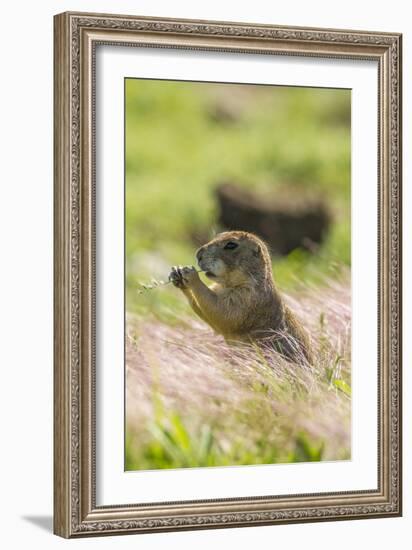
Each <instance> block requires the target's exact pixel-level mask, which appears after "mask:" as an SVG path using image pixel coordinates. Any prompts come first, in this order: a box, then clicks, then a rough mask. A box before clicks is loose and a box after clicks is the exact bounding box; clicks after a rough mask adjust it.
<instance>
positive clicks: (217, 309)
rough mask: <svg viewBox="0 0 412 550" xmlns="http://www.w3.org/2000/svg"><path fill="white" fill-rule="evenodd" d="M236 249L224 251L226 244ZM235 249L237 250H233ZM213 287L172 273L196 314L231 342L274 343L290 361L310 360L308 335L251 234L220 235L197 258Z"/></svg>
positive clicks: (191, 271) (188, 272)
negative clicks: (275, 281) (281, 291)
mask: <svg viewBox="0 0 412 550" xmlns="http://www.w3.org/2000/svg"><path fill="white" fill-rule="evenodd" d="M229 242H230V243H235V245H237V246H236V248H233V249H225V248H224V247H225V245H227V243H229ZM230 246H233V245H230ZM196 256H197V259H198V263H199V266H200V268H201V270H202V271H204V272H205V273H206V276H207V277H209V278H210V279H211V280H212V281H213V284H212V285H211V286H210V287H208V286H207V285H205V284H204V283H203V282H202V280H201V279H200V277H199V275H198V272H197V271H196V269H195V268H194V267H193V266H192V267H179V268H173V270H172V273H171V274H170V280H171V281H172V282H173V284H174V285H175V286H177V287H178V288H180V289H181V290H182V291H183V293H184V294H185V296H186V297H187V299H188V301H189V303H190V305H191V306H192V308H193V310H194V311H195V312H196V313H197V314H198V315H199V317H201V318H202V319H203V320H204V321H205V322H206V323H208V324H209V325H210V326H211V327H212V328H213V329H214V330H215V331H216V332H217V333H219V334H222V335H223V336H224V338H225V339H226V340H229V341H233V340H235V341H246V342H250V341H255V342H259V343H262V342H265V343H267V342H271V343H273V344H274V345H275V347H276V348H277V349H278V350H279V351H280V352H281V353H282V354H283V355H284V356H286V357H287V358H288V359H292V360H294V361H296V362H302V361H305V360H306V361H309V362H310V361H311V360H312V351H311V346H310V341H309V337H308V334H307V333H306V331H305V329H304V328H303V326H302V325H301V323H300V322H299V321H298V320H297V319H296V318H295V316H294V315H293V313H292V311H291V310H290V309H289V308H288V307H287V306H286V305H285V303H284V301H283V299H282V297H281V295H280V294H279V292H278V290H277V289H276V287H275V283H274V281H273V275H272V262H271V259H270V255H269V251H268V249H267V247H266V245H265V244H264V243H263V241H261V240H260V239H259V238H258V237H256V236H255V235H253V234H252V233H247V232H244V231H228V232H225V233H220V234H219V235H217V236H216V237H215V238H214V239H212V240H211V241H210V242H208V243H207V244H205V245H204V246H202V247H201V248H199V250H198V251H197V253H196Z"/></svg>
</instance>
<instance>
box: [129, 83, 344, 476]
mask: <svg viewBox="0 0 412 550" xmlns="http://www.w3.org/2000/svg"><path fill="white" fill-rule="evenodd" d="M125 90H126V97H125V99H126V310H127V311H126V332H127V334H126V449H125V467H126V469H128V470H138V469H157V468H181V467H199V466H224V465H228V466H229V465H240V464H242V465H247V464H263V463H277V462H299V461H319V460H340V459H348V458H350V452H351V451H350V412H351V358H350V349H351V340H350V336H351V309H350V298H351V296H350V92H349V91H347V90H326V89H325V90H321V89H302V88H284V87H271V86H241V85H216V84H199V83H188V82H159V81H150V80H149V81H147V80H138V79H135V80H133V79H130V80H127V81H126V87H125ZM225 180H230V181H235V182H236V183H237V184H238V185H241V186H243V185H244V186H246V187H247V188H249V189H254V190H256V191H257V192H262V193H268V192H270V193H274V194H275V193H276V189H278V188H279V189H280V188H282V189H285V188H287V189H289V190H290V194H291V197H292V198H293V194H294V193H301V192H303V191H307V190H310V192H315V193H318V194H319V195H320V196H322V197H323V199H324V200H326V201H327V203H328V206H329V208H330V211H331V213H332V216H333V224H332V226H331V230H330V232H329V234H328V236H327V239H326V241H325V242H324V243H323V244H322V245H321V247H320V248H319V250H317V251H316V252H308V251H304V250H301V249H296V250H294V251H292V252H291V253H290V254H289V255H288V256H284V257H276V256H274V257H273V270H274V278H275V281H276V283H277V285H278V287H279V289H280V290H281V291H282V292H283V293H284V295H285V297H286V299H287V301H288V303H289V304H290V306H291V308H292V309H293V311H295V312H296V314H297V316H298V317H299V319H300V320H301V321H302V322H303V324H304V325H305V327H306V328H307V329H308V331H309V332H310V334H311V337H312V341H313V343H314V347H315V351H316V353H315V361H314V364H313V365H311V366H302V365H297V364H296V365H294V364H291V363H288V362H286V361H284V360H283V359H282V358H281V357H280V356H279V355H277V354H276V352H274V351H269V350H263V351H262V350H260V349H258V348H256V347H254V346H252V345H243V346H240V347H239V346H238V347H236V348H233V347H232V346H229V345H228V344H226V343H225V342H224V340H223V339H222V338H221V337H220V336H217V335H215V334H214V333H213V332H212V330H211V329H210V328H209V327H208V326H207V325H205V324H204V323H203V322H202V321H201V320H200V319H198V318H197V317H196V316H195V314H194V313H193V312H192V311H191V309H190V307H189V306H188V304H187V303H186V301H185V299H184V297H183V296H182V294H181V293H180V292H179V291H178V290H177V289H176V288H174V287H173V286H172V285H170V284H164V285H163V284H158V283H159V282H161V281H164V282H165V283H166V282H167V276H168V273H169V271H170V266H171V265H176V264H183V265H184V264H190V265H191V264H193V263H195V257H194V252H195V249H196V245H195V243H194V240H193V235H195V234H196V233H201V234H205V235H213V233H214V232H217V231H219V230H220V228H219V226H218V224H217V221H216V219H217V215H216V202H215V197H214V194H213V190H214V188H215V186H216V185H217V184H218V183H219V182H221V181H225ZM152 280H154V281H155V284H154V288H148V289H147V290H144V291H143V292H140V291H141V290H142V287H141V286H140V283H142V282H143V283H146V284H149V285H150V283H151V281H152Z"/></svg>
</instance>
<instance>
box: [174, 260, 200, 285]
mask: <svg viewBox="0 0 412 550" xmlns="http://www.w3.org/2000/svg"><path fill="white" fill-rule="evenodd" d="M198 278H199V275H198V274H197V271H196V269H195V267H193V266H185V267H182V266H181V265H179V266H174V267H172V271H171V272H170V275H169V281H171V282H172V283H173V284H174V286H175V287H177V288H180V289H185V288H189V287H190V286H191V284H193V282H194V281H195V280H196V279H198Z"/></svg>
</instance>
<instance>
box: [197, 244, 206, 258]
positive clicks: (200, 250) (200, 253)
mask: <svg viewBox="0 0 412 550" xmlns="http://www.w3.org/2000/svg"><path fill="white" fill-rule="evenodd" d="M204 251H205V247H204V246H201V247H200V248H199V249H198V251H197V252H196V258H197V261H198V262H200V261H201V260H202V256H203V252H204Z"/></svg>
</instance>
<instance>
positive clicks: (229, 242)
mask: <svg viewBox="0 0 412 550" xmlns="http://www.w3.org/2000/svg"><path fill="white" fill-rule="evenodd" d="M196 258H197V261H198V264H199V267H200V268H201V269H202V270H203V271H204V272H205V274H206V276H207V277H209V278H210V279H212V280H215V281H216V282H218V283H220V284H222V285H224V286H236V285H241V284H245V283H246V284H250V283H261V282H262V281H263V280H265V279H267V278H270V279H271V278H272V268H271V261H270V256H269V252H268V249H267V247H266V245H265V244H264V242H263V241H261V240H260V239H259V238H258V237H256V235H253V234H252V233H247V232H246V231H227V232H225V233H219V235H217V236H216V237H215V238H214V239H212V240H211V241H209V242H208V243H206V244H205V245H203V246H202V247H200V248H199V249H198V250H197V252H196Z"/></svg>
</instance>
